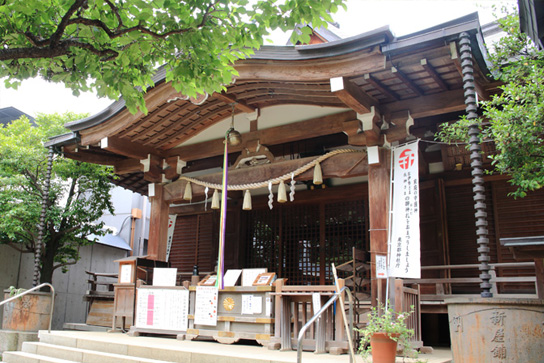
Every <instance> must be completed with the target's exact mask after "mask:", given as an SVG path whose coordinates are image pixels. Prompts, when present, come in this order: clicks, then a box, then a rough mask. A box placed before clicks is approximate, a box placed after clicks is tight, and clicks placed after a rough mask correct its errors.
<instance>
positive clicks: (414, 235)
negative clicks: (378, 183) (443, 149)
mask: <svg viewBox="0 0 544 363" xmlns="http://www.w3.org/2000/svg"><path fill="white" fill-rule="evenodd" d="M392 154H393V155H392V158H393V177H392V181H393V186H392V188H393V202H392V211H393V214H392V223H391V234H390V240H389V241H390V242H389V247H390V249H389V251H388V252H389V276H391V277H404V278H415V279H418V278H421V260H420V247H419V245H420V238H419V163H418V144H417V142H415V143H411V144H407V145H404V146H400V147H396V148H394V149H393V150H392Z"/></svg>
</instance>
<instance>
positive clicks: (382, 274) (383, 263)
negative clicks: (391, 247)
mask: <svg viewBox="0 0 544 363" xmlns="http://www.w3.org/2000/svg"><path fill="white" fill-rule="evenodd" d="M376 277H377V278H379V279H386V278H387V257H386V256H384V255H376Z"/></svg>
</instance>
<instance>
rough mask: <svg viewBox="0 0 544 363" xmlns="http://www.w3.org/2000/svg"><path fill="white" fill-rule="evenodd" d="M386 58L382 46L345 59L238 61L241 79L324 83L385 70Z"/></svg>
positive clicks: (349, 55)
mask: <svg viewBox="0 0 544 363" xmlns="http://www.w3.org/2000/svg"><path fill="white" fill-rule="evenodd" d="M385 62H386V58H385V56H384V55H383V54H382V53H381V50H380V47H379V46H376V47H372V48H366V49H363V50H361V51H358V52H354V53H350V54H347V55H344V56H338V57H331V58H328V59H327V61H326V62H322V61H319V60H318V61H316V60H312V59H310V60H296V59H294V60H290V59H286V60H282V61H270V60H267V59H255V58H250V59H245V60H239V61H237V62H236V65H235V68H236V70H237V71H238V74H239V76H238V77H236V78H237V79H240V80H271V81H303V82H306V81H321V80H323V79H329V78H331V77H341V76H345V77H354V76H358V75H361V74H362V73H372V72H376V71H382V70H384V69H385Z"/></svg>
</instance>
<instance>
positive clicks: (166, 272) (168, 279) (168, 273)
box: [153, 267, 178, 286]
mask: <svg viewBox="0 0 544 363" xmlns="http://www.w3.org/2000/svg"><path fill="white" fill-rule="evenodd" d="M177 273H178V269H177V268H162V267H155V268H153V286H176V277H177Z"/></svg>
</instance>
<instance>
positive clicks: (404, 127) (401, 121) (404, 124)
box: [384, 110, 414, 142]
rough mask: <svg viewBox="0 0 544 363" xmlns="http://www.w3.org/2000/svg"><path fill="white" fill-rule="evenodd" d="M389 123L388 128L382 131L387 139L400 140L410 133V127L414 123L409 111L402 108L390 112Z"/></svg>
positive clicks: (389, 140)
mask: <svg viewBox="0 0 544 363" xmlns="http://www.w3.org/2000/svg"><path fill="white" fill-rule="evenodd" d="M389 123H390V126H389V128H388V129H387V130H385V131H384V133H385V135H386V136H387V141H388V142H393V141H400V140H403V139H406V137H408V135H410V127H411V126H413V125H414V119H413V118H412V117H411V116H410V111H408V110H404V111H399V112H395V113H393V114H391V116H390V118H389Z"/></svg>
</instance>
